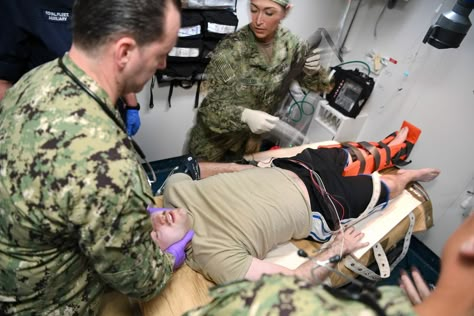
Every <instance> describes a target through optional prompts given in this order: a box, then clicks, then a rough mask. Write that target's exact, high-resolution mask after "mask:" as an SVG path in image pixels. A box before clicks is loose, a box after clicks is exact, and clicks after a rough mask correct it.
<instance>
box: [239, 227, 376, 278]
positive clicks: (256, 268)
mask: <svg viewBox="0 0 474 316" xmlns="http://www.w3.org/2000/svg"><path fill="white" fill-rule="evenodd" d="M363 237H364V234H363V233H362V232H360V231H357V230H355V229H354V228H349V229H347V230H346V231H345V232H344V234H342V233H339V234H338V235H337V236H336V238H335V239H334V241H333V242H332V244H331V246H330V247H328V249H326V250H325V251H323V252H321V253H320V254H319V255H318V256H317V258H316V259H317V260H318V261H325V260H328V259H329V258H331V257H333V256H335V255H342V256H344V255H347V254H350V253H352V252H354V251H355V250H357V249H360V248H363V247H365V246H367V243H361V242H360V241H361V240H362V238H363ZM329 265H330V266H332V265H333V264H329ZM314 266H315V263H314V262H312V261H311V260H309V261H306V262H305V263H303V264H301V265H300V266H299V267H298V268H296V269H295V270H292V269H288V268H286V267H283V266H280V265H278V264H274V263H271V262H267V261H263V260H260V259H257V258H253V259H252V263H251V265H250V268H249V270H248V271H247V274H246V275H245V278H246V279H250V280H257V279H259V278H260V277H261V276H262V275H263V274H276V273H282V274H286V275H295V276H298V277H300V278H302V279H306V280H309V281H311V282H314V283H319V282H321V281H322V280H324V279H325V278H326V277H327V276H328V275H329V270H328V269H326V268H323V267H320V268H317V269H314V270H313V268H314Z"/></svg>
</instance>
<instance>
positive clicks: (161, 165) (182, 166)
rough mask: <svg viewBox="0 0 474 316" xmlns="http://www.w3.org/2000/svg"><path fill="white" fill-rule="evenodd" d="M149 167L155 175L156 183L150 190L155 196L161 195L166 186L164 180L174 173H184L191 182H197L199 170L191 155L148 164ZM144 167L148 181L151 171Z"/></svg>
mask: <svg viewBox="0 0 474 316" xmlns="http://www.w3.org/2000/svg"><path fill="white" fill-rule="evenodd" d="M150 166H151V167H152V168H153V171H154V172H155V174H156V179H157V181H156V182H155V183H153V184H152V186H151V190H152V192H153V194H155V195H161V194H163V190H164V188H165V185H166V180H168V178H169V177H170V176H172V175H173V174H175V173H185V174H187V175H189V176H190V177H191V178H192V179H193V180H199V179H200V177H201V175H200V170H199V164H198V162H197V160H196V158H194V157H193V156H192V155H183V156H178V157H172V158H167V159H162V160H156V161H152V162H150ZM144 167H145V170H147V174H148V177H149V179H151V178H152V177H153V176H152V175H151V171H149V170H148V168H146V166H144Z"/></svg>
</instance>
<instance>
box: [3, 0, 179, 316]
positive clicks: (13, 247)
mask: <svg viewBox="0 0 474 316" xmlns="http://www.w3.org/2000/svg"><path fill="white" fill-rule="evenodd" d="M112 9H113V10H112ZM179 21H180V20H179V2H177V1H176V0H156V1H147V0H133V1H132V0H81V1H76V3H75V6H74V9H73V38H74V40H73V45H72V47H71V50H70V52H69V53H68V54H66V55H65V56H64V57H62V59H59V60H58V59H56V60H53V61H51V62H49V63H47V64H44V65H42V66H40V67H39V68H36V69H35V70H32V71H31V72H29V73H27V74H26V75H25V76H23V77H22V78H21V79H20V80H19V81H18V82H17V83H16V84H15V85H14V86H13V87H12V88H10V89H9V90H8V91H7V93H6V96H5V98H4V99H3V100H2V102H1V103H0V174H1V176H0V218H1V221H0V280H1V284H0V314H1V315H10V314H14V315H31V314H41V315H85V314H87V315H94V314H96V313H97V312H98V309H99V305H100V302H101V298H102V296H103V293H104V292H105V291H106V290H107V289H108V288H113V289H115V290H117V291H120V292H122V293H124V294H126V295H128V296H130V297H134V298H137V299H144V300H146V299H149V298H151V297H153V296H155V295H156V294H158V293H159V292H160V291H161V290H162V288H163V287H164V286H165V284H166V282H167V281H168V280H169V278H170V277H171V274H172V270H173V265H175V267H176V266H177V265H179V263H182V260H184V259H182V260H181V262H178V259H175V258H179V256H178V255H176V253H175V252H171V251H170V252H171V253H170V252H168V253H167V254H166V255H165V254H164V253H163V252H162V251H161V250H160V249H159V248H158V246H157V245H155V243H154V242H153V240H152V238H151V236H150V232H151V231H152V226H151V222H150V218H149V216H148V213H147V211H146V207H147V206H148V205H149V204H152V203H153V196H152V192H151V188H150V185H149V183H148V181H147V178H146V174H145V172H144V170H143V169H142V167H141V165H140V163H139V160H138V156H137V154H136V152H135V150H134V149H133V146H132V143H131V140H130V139H129V138H128V137H127V133H126V129H125V126H124V125H123V122H122V121H121V120H120V119H119V118H120V116H119V113H118V111H117V109H115V108H114V104H115V101H116V100H117V98H118V96H120V95H123V94H124V93H129V92H138V91H140V90H141V88H142V87H143V85H144V84H145V83H146V81H147V80H149V78H150V77H151V76H152V74H153V73H154V72H155V71H156V69H157V68H159V69H162V68H164V67H165V65H166V56H167V53H168V52H169V51H170V50H171V48H172V47H173V46H174V45H175V42H176V38H177V32H178V29H179V24H180V23H179ZM61 61H62V64H61ZM81 85H82V86H81ZM86 90H89V92H90V93H89V92H87V91H86ZM107 112H109V114H108V113H107ZM181 251H182V252H183V253H184V249H182V250H181Z"/></svg>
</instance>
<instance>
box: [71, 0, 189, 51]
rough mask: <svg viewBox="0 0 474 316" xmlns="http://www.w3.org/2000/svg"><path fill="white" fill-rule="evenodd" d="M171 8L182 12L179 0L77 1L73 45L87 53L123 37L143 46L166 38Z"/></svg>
mask: <svg viewBox="0 0 474 316" xmlns="http://www.w3.org/2000/svg"><path fill="white" fill-rule="evenodd" d="M168 5H174V6H175V7H176V8H177V9H178V10H179V9H181V1H180V0H76V1H75V2H74V7H73V10H72V34H73V42H74V44H75V45H77V46H79V47H81V48H82V49H88V50H94V49H96V48H98V47H100V46H101V45H103V44H104V43H106V42H107V41H108V40H110V39H113V38H114V37H115V36H121V35H128V36H130V37H132V38H133V39H135V41H136V42H137V44H138V45H140V46H142V45H144V44H148V43H151V42H153V41H156V40H158V39H160V38H161V37H162V36H163V35H164V34H163V33H164V23H165V22H164V21H165V12H166V10H167V8H168Z"/></svg>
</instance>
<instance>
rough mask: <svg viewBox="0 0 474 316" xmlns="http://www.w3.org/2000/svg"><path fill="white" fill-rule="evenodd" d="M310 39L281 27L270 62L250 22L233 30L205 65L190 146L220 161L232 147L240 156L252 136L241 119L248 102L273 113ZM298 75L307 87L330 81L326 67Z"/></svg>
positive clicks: (317, 87) (323, 86) (322, 86)
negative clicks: (303, 39) (283, 86)
mask: <svg viewBox="0 0 474 316" xmlns="http://www.w3.org/2000/svg"><path fill="white" fill-rule="evenodd" d="M307 53H308V46H307V44H306V42H303V41H301V40H300V39H299V38H298V37H297V36H295V35H293V34H292V33H290V32H289V31H288V30H286V29H284V28H282V27H280V28H279V29H278V30H277V33H276V35H275V38H274V42H273V57H272V60H271V62H268V61H267V59H266V58H265V56H264V55H263V54H262V53H261V52H260V50H259V48H258V46H257V43H256V40H255V36H254V35H253V33H252V31H251V30H250V27H249V26H248V25H247V26H245V27H243V28H242V29H240V30H239V31H237V32H235V33H232V34H230V35H228V36H227V37H226V38H225V39H224V40H222V41H221V42H220V43H219V44H218V46H217V48H216V49H215V51H214V53H213V55H212V58H211V61H210V63H209V65H208V67H207V69H206V76H207V81H206V82H205V85H204V91H206V92H207V94H206V96H205V97H204V99H203V101H202V103H201V106H200V108H199V110H198V113H197V122H196V125H195V126H194V128H193V129H192V131H191V139H190V143H189V150H190V152H191V153H192V154H193V155H195V156H196V157H198V158H203V159H205V160H209V161H221V160H223V159H224V157H225V156H226V155H228V154H229V153H231V154H232V153H235V154H237V156H239V155H240V156H241V155H242V153H243V152H244V150H245V146H246V143H247V141H248V140H249V138H250V136H251V132H250V129H249V128H248V126H247V124H245V123H243V122H241V116H242V111H243V110H244V109H245V108H249V109H254V110H260V111H265V112H267V113H270V114H274V113H275V112H276V110H277V109H278V106H280V104H281V102H282V101H283V98H284V97H285V96H286V93H287V91H283V94H282V91H281V87H282V83H283V81H284V78H285V77H286V76H287V75H288V74H289V72H290V70H291V69H292V66H294V65H296V64H298V63H301V62H304V60H305V56H306V55H307ZM296 79H297V80H298V82H299V83H300V85H301V86H302V87H304V88H307V89H310V90H313V91H322V90H324V89H326V88H327V87H328V86H329V83H328V81H327V72H326V71H324V70H322V71H320V72H319V73H318V74H316V75H312V76H310V75H307V74H305V73H304V72H301V73H300V74H299V75H298V76H297V77H296Z"/></svg>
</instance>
